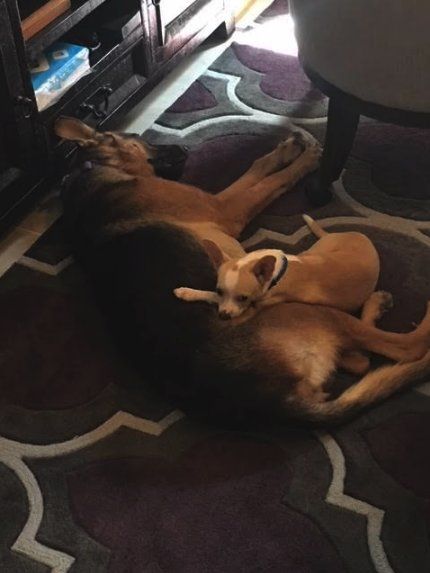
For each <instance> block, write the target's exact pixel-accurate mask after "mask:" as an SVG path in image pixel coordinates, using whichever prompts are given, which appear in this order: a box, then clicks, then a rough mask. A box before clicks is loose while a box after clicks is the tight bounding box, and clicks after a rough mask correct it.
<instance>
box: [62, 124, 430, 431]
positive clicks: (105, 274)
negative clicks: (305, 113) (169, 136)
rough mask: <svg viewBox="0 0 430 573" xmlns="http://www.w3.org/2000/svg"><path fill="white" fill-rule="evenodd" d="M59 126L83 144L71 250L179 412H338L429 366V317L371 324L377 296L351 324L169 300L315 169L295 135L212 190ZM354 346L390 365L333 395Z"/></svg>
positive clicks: (318, 418)
mask: <svg viewBox="0 0 430 573" xmlns="http://www.w3.org/2000/svg"><path fill="white" fill-rule="evenodd" d="M56 132H57V134H58V135H59V136H60V137H62V138H64V139H68V140H72V141H75V142H77V143H78V144H79V146H80V147H81V153H80V157H79V162H78V165H77V168H76V170H75V172H74V173H73V174H72V176H71V177H70V179H69V184H68V186H67V187H68V188H67V190H66V192H65V193H64V206H65V215H66V218H67V220H68V222H69V226H70V229H71V232H72V234H73V236H74V238H75V244H76V250H77V254H78V256H79V257H80V259H81V261H82V262H83V263H84V265H85V267H86V269H87V271H88V273H89V274H90V276H91V277H92V279H93V282H94V284H95V288H96V293H97V294H98V296H99V298H100V299H101V303H102V305H103V306H104V309H105V310H106V312H107V313H108V315H109V316H110V318H111V320H112V321H113V322H114V324H113V328H114V331H115V332H116V333H117V334H118V335H119V338H120V339H121V342H122V343H123V346H127V349H128V350H129V351H130V353H131V354H132V355H133V356H134V358H135V359H137V361H138V362H139V366H140V367H141V369H142V370H143V371H144V372H146V373H147V374H148V376H149V377H150V378H151V379H152V380H154V378H155V379H156V382H157V384H158V385H159V386H160V387H164V389H165V390H166V391H167V393H168V394H169V395H170V396H173V397H174V398H175V399H176V400H178V401H179V402H180V405H181V406H182V407H183V408H185V409H187V410H194V411H195V412H198V413H200V414H202V413H203V414H204V415H211V414H215V415H220V414H221V415H223V416H224V419H226V418H229V419H233V418H235V419H236V418H242V417H243V416H254V415H255V416H261V414H268V415H269V417H271V418H272V419H275V418H281V419H286V418H287V417H288V416H290V417H293V418H299V419H304V420H309V421H314V422H324V423H326V422H337V421H340V420H343V419H345V418H346V417H348V416H350V415H351V414H353V413H355V412H356V411H358V410H360V409H361V408H362V407H365V406H368V405H370V404H373V403H375V402H378V401H380V400H382V399H384V398H386V397H387V396H389V395H390V394H392V393H393V392H395V391H397V390H399V389H401V388H403V387H405V386H407V385H408V384H410V383H412V382H413V381H415V380H416V379H417V378H418V377H420V376H421V375H423V374H424V373H427V372H428V371H430V353H429V352H428V348H429V343H430V314H429V313H427V314H426V317H425V319H424V320H423V322H422V323H421V325H420V326H419V327H418V328H417V329H416V330H415V331H413V332H410V333H408V334H396V333H389V332H384V331H382V330H380V329H378V328H376V327H375V326H374V322H375V320H377V319H378V318H379V317H380V315H381V313H382V311H383V310H384V309H383V304H384V297H378V296H375V297H373V298H371V300H370V301H369V303H368V304H367V305H366V306H365V308H364V309H363V316H362V320H358V319H357V318H354V317H352V316H350V315H348V314H346V313H344V312H342V311H339V310H335V309H331V308H328V307H322V306H314V305H306V304H300V303H282V304H279V305H276V306H273V307H270V308H267V309H263V310H262V311H261V312H260V313H259V314H258V315H257V316H255V317H254V318H252V319H250V320H249V321H247V322H245V323H243V324H240V325H234V324H231V323H226V322H223V321H221V320H219V319H218V317H217V314H216V311H215V310H214V309H212V308H210V307H208V305H205V304H204V303H196V304H195V305H187V304H186V303H184V302H182V301H180V300H178V299H176V298H175V297H174V295H173V289H174V288H175V287H177V286H178V285H180V284H186V285H189V286H190V287H192V288H196V289H202V290H213V288H214V286H215V284H216V272H215V269H214V268H213V266H212V265H211V263H210V260H209V258H208V256H207V254H206V252H205V250H204V248H203V241H204V240H206V239H209V240H211V241H213V242H214V243H216V244H217V245H218V246H219V247H220V248H221V249H222V250H223V251H224V252H226V253H228V254H229V255H230V256H232V257H234V256H238V255H239V256H240V254H241V253H242V249H241V247H240V244H239V243H238V241H237V238H238V236H239V235H240V233H241V231H242V230H243V228H244V227H245V226H246V225H247V223H248V222H249V221H250V220H251V219H252V218H253V217H254V216H255V215H256V214H257V213H259V212H260V211H261V210H262V209H263V208H264V207H266V206H267V205H268V204H269V203H270V202H271V201H273V200H274V199H276V198H277V197H279V195H281V193H285V192H287V191H289V190H290V189H292V188H293V187H294V185H295V184H296V183H297V182H298V181H299V179H301V178H302V177H303V176H304V175H306V174H307V173H309V172H310V171H312V170H314V169H315V168H316V166H317V163H318V159H319V155H320V149H319V147H318V146H317V145H315V144H313V143H311V144H306V142H305V141H304V140H303V137H300V136H296V135H293V136H291V137H290V138H289V139H287V140H286V141H285V142H283V143H281V144H280V145H279V146H278V147H277V148H276V149H275V150H274V151H273V152H272V153H270V154H268V155H266V156H264V157H262V158H261V159H258V160H257V161H255V162H254V164H253V165H252V167H251V168H250V170H249V171H247V172H246V173H245V174H244V175H243V176H242V177H241V178H240V179H238V180H237V181H236V182H235V183H233V184H232V185H231V186H230V187H228V188H227V189H225V190H224V191H223V192H221V193H219V194H218V195H216V196H212V195H209V194H207V193H204V192H203V191H201V190H200V189H197V188H195V187H192V186H190V185H185V184H182V183H178V182H175V181H167V180H165V179H161V178H160V177H157V176H156V175H155V173H154V168H153V165H152V164H153V163H154V162H156V161H157V157H156V155H157V153H156V150H155V149H153V148H151V147H150V146H146V145H145V144H143V143H142V141H141V140H139V139H138V138H133V137H125V136H121V135H119V134H115V133H109V132H107V133H98V132H96V131H95V130H93V129H92V128H90V127H88V126H86V125H85V124H83V123H81V122H79V121H77V120H75V119H69V118H63V119H60V120H59V121H58V122H57V124H56ZM361 351H370V352H376V353H378V354H381V355H383V356H386V357H388V358H390V359H392V360H394V361H398V362H400V363H399V364H395V365H392V366H386V367H384V368H381V369H378V370H375V371H373V372H371V373H369V374H367V375H365V376H364V377H363V378H362V379H361V380H360V381H359V382H358V383H357V384H356V385H354V386H353V387H351V388H349V389H348V390H347V391H346V392H344V393H343V394H341V395H340V396H339V397H338V398H336V399H335V400H328V401H326V398H327V394H326V388H325V386H326V384H327V382H328V380H329V378H330V376H331V374H332V373H333V372H334V371H335V370H336V368H337V366H338V365H339V361H340V360H342V364H343V366H344V367H345V368H349V369H350V370H351V371H356V372H359V371H360V370H362V369H364V368H365V367H366V365H365V364H364V367H363V364H362V362H361V354H360V353H361Z"/></svg>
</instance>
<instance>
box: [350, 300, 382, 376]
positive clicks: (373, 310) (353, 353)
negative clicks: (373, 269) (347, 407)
mask: <svg viewBox="0 0 430 573" xmlns="http://www.w3.org/2000/svg"><path fill="white" fill-rule="evenodd" d="M392 306H393V297H392V296H391V294H390V293H388V292H385V291H382V290H381V291H376V292H374V293H372V294H371V295H370V297H369V299H368V300H367V301H366V302H365V304H364V306H363V309H362V311H361V322H364V324H368V325H370V326H374V325H375V323H376V322H377V321H378V320H379V319H380V318H381V316H382V315H383V314H384V312H386V311H387V310H388V309H390V308H391V307H392ZM339 368H342V370H346V371H347V372H350V373H351V374H358V375H363V374H365V373H366V372H367V371H368V370H369V368H370V360H369V358H368V357H367V356H366V355H365V354H363V352H360V351H359V350H350V351H347V352H344V353H343V354H342V356H341V358H340V360H339Z"/></svg>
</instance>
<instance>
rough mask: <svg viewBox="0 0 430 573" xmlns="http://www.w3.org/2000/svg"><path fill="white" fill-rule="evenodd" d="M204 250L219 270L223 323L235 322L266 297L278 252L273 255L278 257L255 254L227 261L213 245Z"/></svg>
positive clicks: (220, 306)
mask: <svg viewBox="0 0 430 573" xmlns="http://www.w3.org/2000/svg"><path fill="white" fill-rule="evenodd" d="M209 243H210V244H209ZM205 246H206V249H207V251H208V254H209V256H210V257H211V259H212V262H213V263H214V265H215V267H217V269H218V280H217V295H218V311H219V315H220V317H221V318H223V319H230V318H236V317H238V316H240V315H241V314H242V313H243V312H245V311H246V310H247V309H248V308H249V307H250V306H252V305H253V304H254V303H255V302H257V301H259V300H260V299H261V298H263V297H264V295H265V294H266V292H267V289H268V286H269V285H270V282H271V280H272V278H273V274H274V270H275V267H276V264H277V258H278V257H277V251H273V253H275V254H267V251H255V252H254V253H251V254H249V255H246V256H244V257H241V258H238V259H227V258H226V257H225V255H224V254H223V253H222V251H221V250H220V249H219V248H218V247H217V246H216V245H215V244H214V243H212V242H210V241H205ZM279 252H280V253H281V256H283V253H282V252H281V251H279Z"/></svg>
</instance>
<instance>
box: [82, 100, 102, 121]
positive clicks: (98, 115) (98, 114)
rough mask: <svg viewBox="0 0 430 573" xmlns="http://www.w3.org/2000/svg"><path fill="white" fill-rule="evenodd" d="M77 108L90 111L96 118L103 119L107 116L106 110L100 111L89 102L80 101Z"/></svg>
mask: <svg viewBox="0 0 430 573" xmlns="http://www.w3.org/2000/svg"><path fill="white" fill-rule="evenodd" d="M79 110H80V111H83V112H86V111H88V112H90V113H92V114H93V116H94V117H95V118H97V119H103V118H105V117H106V116H107V112H106V111H100V110H98V109H96V106H95V105H93V104H89V103H81V105H80V106H79Z"/></svg>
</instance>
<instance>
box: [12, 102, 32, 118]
mask: <svg viewBox="0 0 430 573" xmlns="http://www.w3.org/2000/svg"><path fill="white" fill-rule="evenodd" d="M15 103H16V104H17V105H19V106H20V107H21V108H22V110H23V115H24V118H25V119H29V118H30V117H31V116H32V115H33V111H34V104H33V100H31V99H30V98H29V97H25V96H18V97H17V98H16V99H15Z"/></svg>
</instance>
